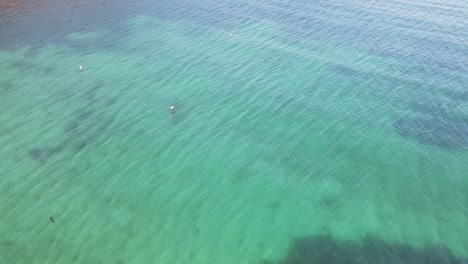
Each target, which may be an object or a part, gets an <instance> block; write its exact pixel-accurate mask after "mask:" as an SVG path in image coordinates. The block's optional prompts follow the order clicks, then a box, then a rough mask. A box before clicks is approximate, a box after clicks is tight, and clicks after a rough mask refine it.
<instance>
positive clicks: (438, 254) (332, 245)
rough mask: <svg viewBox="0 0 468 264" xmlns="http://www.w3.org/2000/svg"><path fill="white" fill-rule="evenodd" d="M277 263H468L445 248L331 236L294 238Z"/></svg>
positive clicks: (266, 261)
mask: <svg viewBox="0 0 468 264" xmlns="http://www.w3.org/2000/svg"><path fill="white" fill-rule="evenodd" d="M261 263H277V264H468V259H458V258H456V257H454V256H453V255H452V253H451V252H450V251H449V250H448V249H446V248H444V247H442V246H437V247H426V248H422V249H418V248H414V247H411V246H408V245H405V244H398V243H387V242H385V241H383V240H381V239H379V238H376V237H373V236H367V237H366V238H364V239H363V240H362V243H358V242H352V241H336V240H334V239H333V238H332V237H331V236H327V235H321V236H306V237H298V238H294V239H293V240H292V241H291V243H290V246H289V250H288V254H287V255H286V257H285V258H284V259H282V260H280V261H278V262H271V261H269V260H262V261H261Z"/></svg>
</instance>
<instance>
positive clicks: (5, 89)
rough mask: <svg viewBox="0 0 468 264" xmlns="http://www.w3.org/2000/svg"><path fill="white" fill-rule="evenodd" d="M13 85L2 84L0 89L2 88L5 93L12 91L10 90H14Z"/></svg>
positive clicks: (0, 83) (10, 83)
mask: <svg viewBox="0 0 468 264" xmlns="http://www.w3.org/2000/svg"><path fill="white" fill-rule="evenodd" d="M13 86H14V85H13V83H12V82H7V81H5V82H0V87H1V88H2V90H4V91H10V90H13Z"/></svg>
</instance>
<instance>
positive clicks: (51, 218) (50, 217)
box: [49, 216, 55, 224]
mask: <svg viewBox="0 0 468 264" xmlns="http://www.w3.org/2000/svg"><path fill="white" fill-rule="evenodd" d="M49 219H50V221H51V222H52V223H53V224H55V220H54V218H53V217H52V216H49Z"/></svg>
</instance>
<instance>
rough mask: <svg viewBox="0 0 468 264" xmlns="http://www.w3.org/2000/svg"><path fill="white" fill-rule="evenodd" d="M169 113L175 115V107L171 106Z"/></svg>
mask: <svg viewBox="0 0 468 264" xmlns="http://www.w3.org/2000/svg"><path fill="white" fill-rule="evenodd" d="M171 112H172V113H175V106H173V105H171Z"/></svg>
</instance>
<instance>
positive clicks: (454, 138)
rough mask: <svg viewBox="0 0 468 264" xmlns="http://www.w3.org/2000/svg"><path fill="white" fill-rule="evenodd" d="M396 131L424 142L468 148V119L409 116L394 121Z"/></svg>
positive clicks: (439, 145) (447, 146)
mask: <svg viewBox="0 0 468 264" xmlns="http://www.w3.org/2000/svg"><path fill="white" fill-rule="evenodd" d="M394 127H395V129H396V131H397V132H398V133H399V134H400V135H402V136H404V137H409V138H414V139H416V140H417V141H418V142H420V143H422V144H428V145H433V146H437V147H441V148H443V149H448V150H456V149H468V120H464V119H456V118H447V119H442V118H432V119H424V118H407V119H400V120H398V121H397V122H395V123H394Z"/></svg>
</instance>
